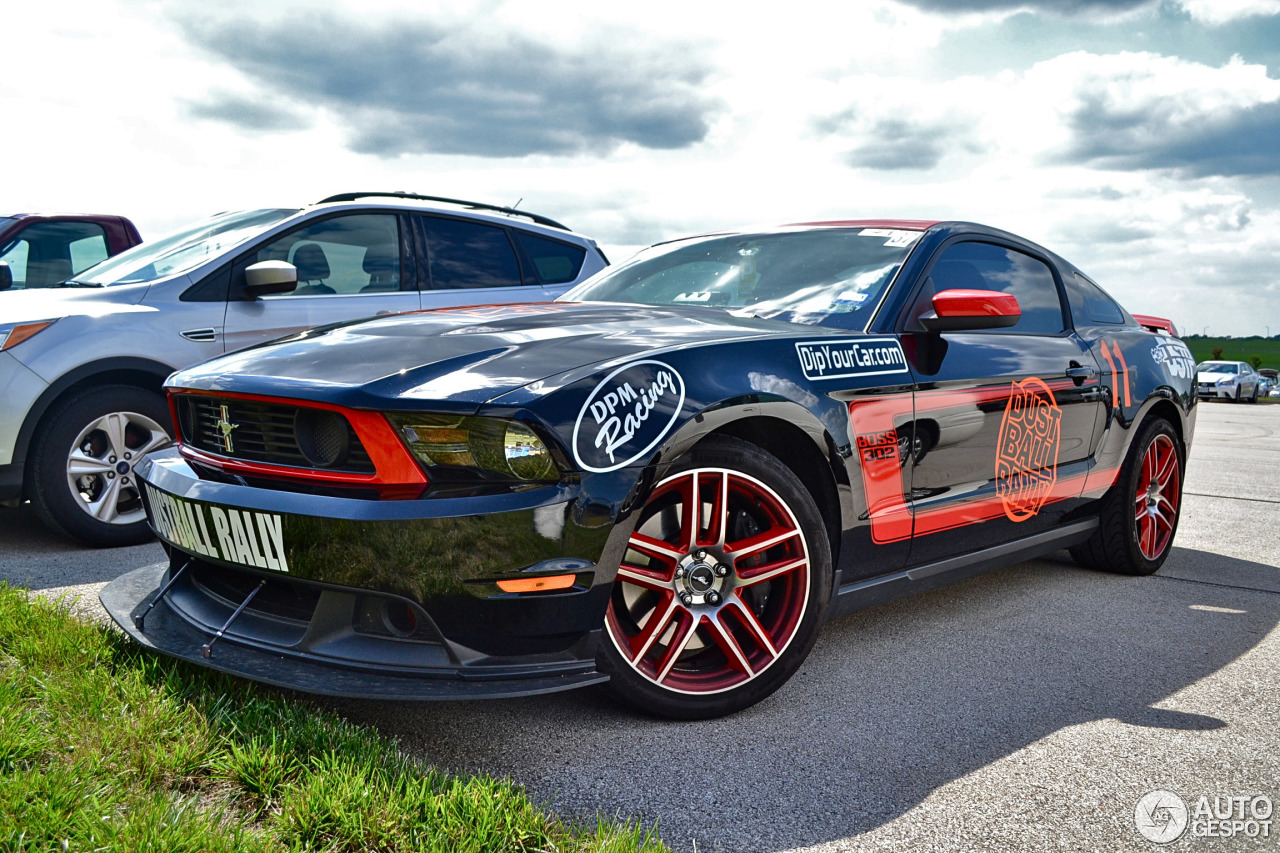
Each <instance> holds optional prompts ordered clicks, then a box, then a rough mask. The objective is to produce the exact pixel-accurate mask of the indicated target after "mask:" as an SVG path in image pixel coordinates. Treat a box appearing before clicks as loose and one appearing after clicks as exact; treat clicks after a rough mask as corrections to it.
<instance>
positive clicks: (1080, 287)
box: [1066, 273, 1125, 326]
mask: <svg viewBox="0 0 1280 853" xmlns="http://www.w3.org/2000/svg"><path fill="white" fill-rule="evenodd" d="M1066 285H1067V301H1068V302H1069V303H1070V304H1071V316H1072V318H1073V319H1074V320H1075V322H1076V325H1077V326H1087V325H1093V324H1102V325H1115V326H1123V325H1124V322H1125V319H1124V311H1122V310H1121V309H1120V306H1119V305H1117V304H1116V303H1115V301H1114V300H1113V299H1112V298H1111V297H1110V296H1108V295H1107V294H1106V293H1105V292H1103V290H1102V288H1100V287H1098V286H1097V285H1096V284H1094V283H1093V282H1091V281H1089V279H1087V278H1085V277H1084V276H1082V275H1080V273H1076V274H1075V275H1073V276H1070V277H1069V278H1067V279H1066Z"/></svg>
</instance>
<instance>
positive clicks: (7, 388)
mask: <svg viewBox="0 0 1280 853" xmlns="http://www.w3.org/2000/svg"><path fill="white" fill-rule="evenodd" d="M48 387H49V383H47V382H45V381H44V380H43V379H41V378H40V377H39V376H37V375H36V374H35V373H33V372H32V371H31V370H30V369H29V368H28V367H27V366H26V365H25V364H23V363H22V362H20V361H18V359H16V358H14V356H13V354H12V353H9V352H0V401H3V404H2V405H0V474H3V476H0V500H6V499H10V498H16V497H17V496H18V495H19V494H20V493H21V491H22V462H23V460H22V458H21V457H20V456H19V454H18V434H19V433H20V432H21V431H22V424H23V421H24V420H25V419H26V417H27V413H28V412H30V411H31V408H32V407H33V406H34V405H35V404H36V401H37V400H38V399H39V398H40V395H41V394H43V393H44V392H45V389H46V388H48Z"/></svg>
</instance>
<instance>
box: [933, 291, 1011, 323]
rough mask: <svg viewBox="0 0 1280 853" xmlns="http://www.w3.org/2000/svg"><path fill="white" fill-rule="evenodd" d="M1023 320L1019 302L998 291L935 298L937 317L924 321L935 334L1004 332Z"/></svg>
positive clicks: (934, 308)
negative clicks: (989, 330) (1000, 330)
mask: <svg viewBox="0 0 1280 853" xmlns="http://www.w3.org/2000/svg"><path fill="white" fill-rule="evenodd" d="M1021 317H1022V309H1021V308H1019V307H1018V300H1017V298H1015V297H1014V295H1013V294H1011V293H1001V292H999V291H997V290H944V291H942V292H941V293H936V294H934V297H933V315H932V316H930V315H925V316H923V317H921V318H920V322H921V324H922V325H923V326H924V327H925V328H926V329H928V330H929V331H931V332H949V331H950V332H955V331H966V330H974V329H1001V328H1008V327H1009V326H1013V325H1015V324H1016V323H1017V322H1018V320H1019V319H1020V318H1021Z"/></svg>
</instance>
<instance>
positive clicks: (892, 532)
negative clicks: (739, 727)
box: [849, 378, 1119, 544]
mask: <svg viewBox="0 0 1280 853" xmlns="http://www.w3.org/2000/svg"><path fill="white" fill-rule="evenodd" d="M1074 387H1075V384H1074V383H1073V382H1072V381H1071V380H1069V379H1066V380H1053V381H1050V382H1044V381H1042V380H1040V379H1034V378H1032V379H1027V380H1024V381H1022V382H1014V383H1010V384H1009V385H1007V386H1002V387H989V388H976V389H973V390H966V391H924V392H921V393H918V394H915V395H914V396H913V395H912V394H909V393H905V394H889V395H885V396H883V397H875V398H871V399H867V400H854V401H853V402H851V403H850V404H849V418H850V423H851V424H852V427H853V432H854V436H855V439H856V443H857V449H858V454H859V461H860V463H861V465H860V467H861V469H862V485H863V489H864V490H865V492H866V496H867V514H868V517H869V519H870V522H871V539H872V541H873V542H875V543H877V544H886V543H890V542H901V541H903V540H905V539H909V538H911V537H912V536H913V535H915V536H924V535H927V534H929V533H938V532H941V531H944V530H953V529H955V528H957V527H964V526H966V525H969V524H977V523H980V522H983V521H990V520H992V519H995V518H999V517H1000V516H1002V515H1003V516H1006V517H1007V518H1010V519H1012V520H1014V521H1025V520H1026V519H1028V518H1032V517H1033V516H1035V515H1036V514H1037V513H1039V512H1040V510H1041V509H1042V508H1043V507H1044V505H1045V504H1046V503H1049V502H1052V501H1059V500H1065V499H1067V498H1074V497H1079V496H1080V495H1081V494H1093V493H1095V492H1096V493H1101V492H1102V491H1105V490H1106V489H1108V488H1110V487H1111V485H1112V484H1113V483H1114V482H1115V479H1116V475H1117V474H1118V472H1119V469H1118V468H1109V469H1105V470H1103V469H1095V470H1093V471H1090V472H1088V473H1087V474H1078V475H1075V476H1072V477H1060V476H1058V472H1057V464H1058V448H1059V446H1060V443H1061V438H1062V410H1061V408H1060V407H1059V406H1058V404H1057V401H1056V400H1055V398H1054V391H1055V390H1068V389H1071V388H1074ZM995 402H1004V403H1005V411H1004V416H1003V419H1002V421H1001V428H1000V439H999V442H1000V447H999V449H998V451H997V458H996V461H995V465H996V470H995V476H996V481H997V482H996V486H997V493H996V494H995V495H990V494H988V495H985V496H983V497H979V498H975V499H972V500H963V499H962V500H957V501H953V502H950V503H946V504H932V505H928V506H924V507H920V508H916V507H915V506H913V505H912V504H911V503H910V502H909V501H908V500H907V497H906V495H904V494H903V482H902V465H901V464H900V457H899V455H898V453H899V452H898V446H899V441H898V432H897V429H896V427H895V423H897V422H904V421H911V420H913V419H916V418H920V417H921V416H923V415H926V414H928V413H929V412H937V411H941V410H944V409H951V408H956V407H963V406H980V405H983V404H988V405H989V404H991V403H995ZM1046 469H1047V470H1046Z"/></svg>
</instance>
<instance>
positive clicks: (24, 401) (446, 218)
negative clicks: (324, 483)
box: [0, 193, 608, 546]
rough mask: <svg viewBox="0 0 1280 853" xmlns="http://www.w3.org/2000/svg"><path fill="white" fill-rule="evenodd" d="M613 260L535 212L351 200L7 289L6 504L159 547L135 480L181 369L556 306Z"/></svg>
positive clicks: (414, 200)
mask: <svg viewBox="0 0 1280 853" xmlns="http://www.w3.org/2000/svg"><path fill="white" fill-rule="evenodd" d="M607 264H608V261H606V260H605V257H604V255H603V254H601V252H600V250H599V248H598V247H597V246H596V244H595V241H593V240H591V239H589V238H587V237H583V236H581V235H579V234H575V233H573V232H572V231H570V230H569V229H567V228H566V227H565V226H563V225H561V224H560V223H558V222H556V221H554V220H551V219H548V218H546V217H544V216H539V215H538V214H535V213H530V212H528V211H524V210H514V209H512V208H506V207H497V206H494V205H489V204H481V203H479V202H468V201H460V200H457V199H446V198H439V197H435V196H420V195H413V194H410V193H343V194H341V195H336V196H332V197H330V198H326V199H324V200H323V201H320V202H318V203H316V204H313V205H310V206H308V207H304V208H302V209H297V208H288V209H284V208H281V209H271V210H242V211H236V212H230V213H220V214H218V215H217V216H214V217H212V218H211V219H208V220H206V221H204V222H199V223H196V224H195V225H192V226H190V227H188V228H186V229H184V230H182V231H178V232H176V233H174V234H170V235H169V236H167V237H163V238H161V239H159V240H155V241H153V242H149V243H143V244H142V245H140V246H136V247H134V248H132V249H129V250H127V251H125V252H123V253H121V254H118V255H116V256H115V257H113V258H110V259H108V260H106V261H104V262H102V263H100V264H98V265H96V266H93V267H91V268H89V269H87V270H85V271H83V272H81V273H78V274H76V275H75V276H73V277H72V278H71V279H70V280H68V281H64V282H62V283H60V284H57V285H56V286H54V287H50V288H40V289H35V290H19V291H6V292H4V293H0V504H16V503H17V502H18V501H20V500H21V499H23V498H29V499H30V500H31V502H32V503H33V504H34V506H35V508H36V510H37V512H38V514H39V515H40V517H41V519H42V520H43V521H44V522H45V523H46V524H47V525H48V526H49V527H51V528H53V529H54V530H57V531H60V532H62V533H65V534H67V535H69V536H71V537H73V538H75V539H78V540H80V541H81V542H84V543H86V544H89V545H99V546H103V545H127V544H134V543H138V542H143V541H146V540H148V539H150V538H151V535H152V534H151V531H150V529H149V528H148V527H147V523H146V521H145V515H144V512H143V508H142V500H141V497H140V495H139V492H138V488H139V487H138V482H137V479H136V477H135V476H134V474H133V468H134V466H135V465H137V464H138V462H139V461H141V459H142V457H143V456H144V455H145V454H146V453H148V452H150V451H152V450H155V449H157V448H159V447H163V446H165V445H167V444H168V443H169V442H170V436H171V435H172V434H173V422H172V418H171V417H170V412H169V406H168V404H167V403H166V402H165V398H164V396H163V393H162V391H161V386H162V384H163V383H164V380H165V378H166V377H167V376H168V375H169V374H170V373H172V372H173V371H175V370H177V369H179V368H183V367H188V366H190V365H193V364H196V363H197V362H201V361H206V360H208V359H210V358H213V357H214V356H218V355H223V354H224V353H228V352H232V351H234V350H239V349H243V348H245V347H249V346H253V345H255V344H260V343H263V342H265V341H269V340H272V339H274V338H279V337H282V336H285V335H289V334H293V333H296V332H301V331H303V330H306V329H311V328H313V327H316V326H322V325H327V324H329V323H339V322H344V321H349V320H356V319H359V318H362V317H371V316H374V315H376V314H395V313H400V312H403V311H418V310H423V309H431V308H450V307H457V306H464V305H486V304H493V303H510V302H549V301H551V300H553V299H555V298H556V297H557V296H559V295H560V294H562V293H564V292H565V291H566V290H567V289H568V288H570V287H571V286H573V285H575V284H577V283H578V282H579V281H582V280H583V279H585V278H587V277H588V276H590V275H591V274H592V273H595V272H597V271H598V270H601V269H603V268H604V267H605V266H606V265H607ZM387 369H388V371H392V370H393V369H394V368H393V367H392V366H388V368H387Z"/></svg>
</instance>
